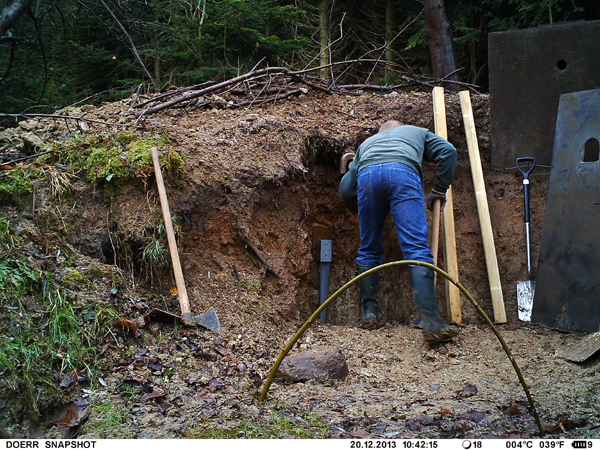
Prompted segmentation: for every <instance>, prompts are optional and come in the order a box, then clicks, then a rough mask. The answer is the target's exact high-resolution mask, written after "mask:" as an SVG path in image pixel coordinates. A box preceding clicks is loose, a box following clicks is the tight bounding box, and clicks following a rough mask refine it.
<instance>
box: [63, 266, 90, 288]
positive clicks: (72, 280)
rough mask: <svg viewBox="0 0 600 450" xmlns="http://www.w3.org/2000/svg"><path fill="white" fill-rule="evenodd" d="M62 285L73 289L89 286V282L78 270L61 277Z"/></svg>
mask: <svg viewBox="0 0 600 450" xmlns="http://www.w3.org/2000/svg"><path fill="white" fill-rule="evenodd" d="M62 281H63V283H64V285H65V286H66V287H68V288H71V289H75V288H82V287H85V286H87V285H88V284H89V282H90V280H89V278H87V277H86V276H85V275H84V274H82V273H81V272H80V271H78V270H71V271H69V272H67V274H66V275H65V276H64V277H63V280H62Z"/></svg>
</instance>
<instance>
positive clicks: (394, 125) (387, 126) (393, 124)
mask: <svg viewBox="0 0 600 450" xmlns="http://www.w3.org/2000/svg"><path fill="white" fill-rule="evenodd" d="M402 125H404V124H403V123H402V122H400V121H399V120H388V121H387V122H385V123H384V124H383V125H381V127H380V128H379V131H378V132H379V133H383V132H384V131H387V130H391V129H392V128H398V127H401V126H402Z"/></svg>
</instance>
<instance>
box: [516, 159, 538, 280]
mask: <svg viewBox="0 0 600 450" xmlns="http://www.w3.org/2000/svg"><path fill="white" fill-rule="evenodd" d="M524 164H529V166H525V167H529V168H528V169H525V168H523V165H524ZM517 168H518V169H519V170H520V171H521V173H522V174H523V190H524V192H525V236H526V244H527V276H528V278H529V279H530V280H531V275H532V270H533V269H532V264H531V231H530V228H529V222H530V220H531V212H530V208H529V175H530V174H531V172H533V169H535V158H534V157H533V156H527V157H524V158H517Z"/></svg>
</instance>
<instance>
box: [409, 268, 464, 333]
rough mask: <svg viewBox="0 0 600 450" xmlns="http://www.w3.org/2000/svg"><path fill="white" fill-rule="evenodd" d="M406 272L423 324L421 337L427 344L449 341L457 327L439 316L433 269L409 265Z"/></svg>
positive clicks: (456, 331)
mask: <svg viewBox="0 0 600 450" xmlns="http://www.w3.org/2000/svg"><path fill="white" fill-rule="evenodd" d="M408 274H409V277H410V284H411V286H412V293H413V296H414V298H415V302H416V303H417V309H418V310H419V314H420V315H421V319H422V321H423V322H422V325H423V338H424V339H425V342H427V343H429V344H435V343H438V342H444V341H449V340H450V339H452V338H453V337H455V336H456V335H457V334H458V328H457V327H455V326H449V325H447V324H446V322H444V320H443V319H442V317H441V316H440V312H439V309H438V304H437V297H436V295H435V283H434V279H435V278H434V276H433V270H431V269H430V268H428V267H421V266H409V267H408Z"/></svg>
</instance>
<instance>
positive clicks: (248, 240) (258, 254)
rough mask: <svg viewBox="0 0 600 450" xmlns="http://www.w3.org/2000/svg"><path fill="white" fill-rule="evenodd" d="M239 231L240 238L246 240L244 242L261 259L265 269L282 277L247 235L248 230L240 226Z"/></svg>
mask: <svg viewBox="0 0 600 450" xmlns="http://www.w3.org/2000/svg"><path fill="white" fill-rule="evenodd" d="M238 233H239V235H240V238H241V239H242V241H243V242H244V244H246V245H247V246H248V247H249V248H250V250H252V251H253V252H254V254H255V255H256V256H257V257H258V259H260V262H262V263H263V265H264V266H265V270H266V271H267V272H271V273H272V274H273V275H275V276H276V277H277V278H281V276H280V275H279V273H277V271H276V270H275V269H274V268H273V267H271V265H270V264H269V263H268V261H267V259H266V258H265V257H264V255H263V254H262V253H261V251H260V250H259V249H258V248H257V247H256V245H254V244H253V243H252V241H250V239H249V238H248V236H247V235H246V232H245V231H244V230H243V229H242V228H240V229H239V230H238Z"/></svg>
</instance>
